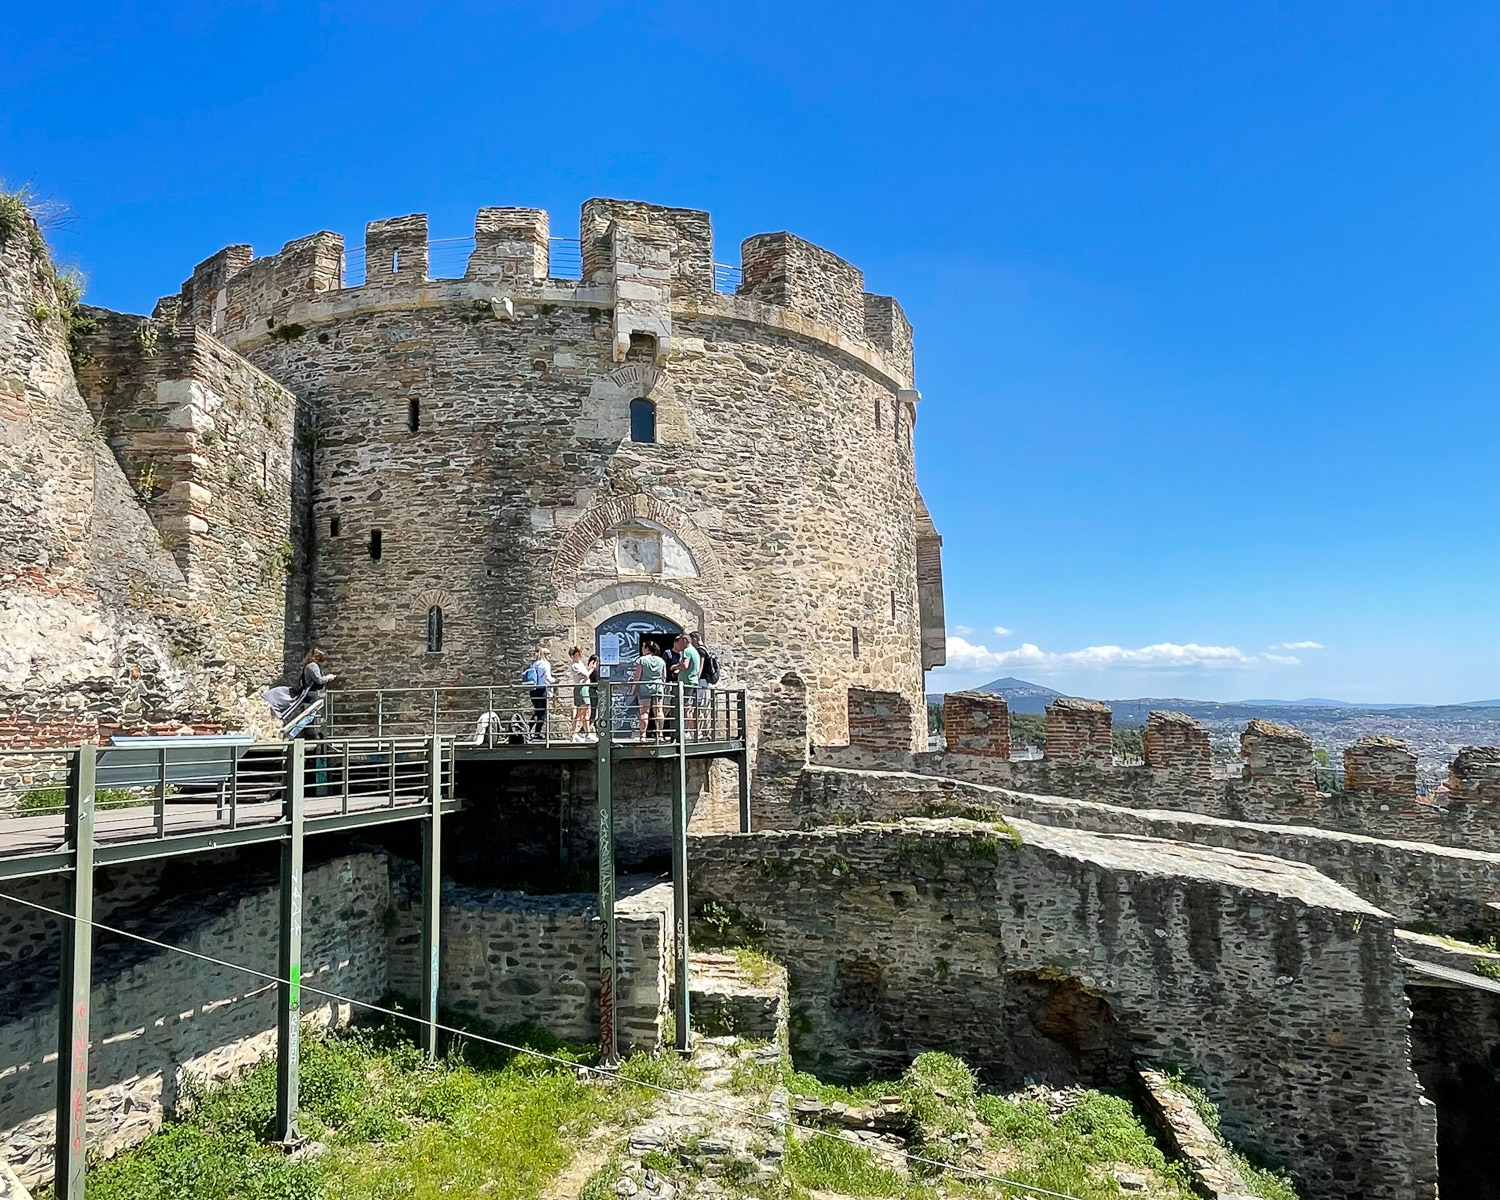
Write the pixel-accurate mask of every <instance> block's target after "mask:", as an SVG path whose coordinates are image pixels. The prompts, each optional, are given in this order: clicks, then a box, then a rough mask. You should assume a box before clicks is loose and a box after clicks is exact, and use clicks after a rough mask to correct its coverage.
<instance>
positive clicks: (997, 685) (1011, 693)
mask: <svg viewBox="0 0 1500 1200" xmlns="http://www.w3.org/2000/svg"><path fill="white" fill-rule="evenodd" d="M975 690H976V691H980V692H999V693H1000V695H1002V696H1004V697H1005V703H1006V704H1007V705H1009V706H1010V711H1011V712H1017V713H1039V712H1045V711H1046V709H1047V705H1048V704H1049V703H1050V702H1051V701H1053V700H1056V699H1057V698H1058V697H1059V696H1061V695H1063V694H1064V693H1062V692H1058V691H1054V690H1053V689H1052V688H1049V687H1043V686H1042V685H1041V684H1039V683H1027V682H1026V681H1025V680H1024V679H1017V678H1015V677H1014V676H1012V675H1007V676H1006V677H1005V678H1004V679H992V680H990V682H989V683H986V684H982V685H981V686H980V687H978V688H976V689H975Z"/></svg>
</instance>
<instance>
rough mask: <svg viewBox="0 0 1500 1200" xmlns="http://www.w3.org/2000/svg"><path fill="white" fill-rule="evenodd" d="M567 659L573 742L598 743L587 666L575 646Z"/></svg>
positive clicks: (581, 653) (581, 652)
mask: <svg viewBox="0 0 1500 1200" xmlns="http://www.w3.org/2000/svg"><path fill="white" fill-rule="evenodd" d="M568 658H569V659H570V661H569V663H568V678H569V680H570V681H571V682H572V684H573V740H574V741H575V742H587V741H598V740H599V739H598V737H597V735H596V734H595V733H594V722H593V708H594V705H593V700H592V699H591V698H590V696H589V665H588V663H587V662H585V661H584V658H583V651H582V649H580V648H579V647H577V646H574V647H573V648H572V649H571V650H569V651H568Z"/></svg>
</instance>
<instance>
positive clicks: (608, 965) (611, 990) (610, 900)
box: [594, 681, 620, 1063]
mask: <svg viewBox="0 0 1500 1200" xmlns="http://www.w3.org/2000/svg"><path fill="white" fill-rule="evenodd" d="M599 690H600V692H601V693H602V699H603V701H604V703H603V705H601V706H600V711H602V712H603V713H604V723H603V724H602V725H599V724H597V723H596V726H595V727H596V728H597V729H598V730H599V741H598V743H597V744H596V745H595V747H594V769H595V771H596V773H597V776H598V779H597V783H598V789H599V806H598V817H599V1054H600V1057H602V1058H603V1060H604V1061H605V1062H606V1063H612V1062H615V1061H617V1060H618V1059H619V1056H620V1047H619V1036H618V1033H617V1032H616V1029H617V1027H616V1024H615V985H616V983H617V970H616V964H617V956H618V954H619V946H618V944H617V942H616V935H615V791H614V720H613V716H614V709H613V705H614V698H613V697H612V696H611V695H610V684H609V683H608V682H607V681H606V682H601V683H600V684H599Z"/></svg>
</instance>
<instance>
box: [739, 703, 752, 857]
mask: <svg viewBox="0 0 1500 1200" xmlns="http://www.w3.org/2000/svg"><path fill="white" fill-rule="evenodd" d="M735 707H736V709H737V710H738V711H737V714H736V715H737V716H738V718H739V740H740V742H741V743H742V744H743V747H744V748H743V749H742V750H741V751H740V754H739V762H738V765H739V769H740V832H741V833H749V832H750V720H749V718H750V704H749V700H748V693H746V692H743V691H742V692H740V693H739V695H738V696H736V697H735Z"/></svg>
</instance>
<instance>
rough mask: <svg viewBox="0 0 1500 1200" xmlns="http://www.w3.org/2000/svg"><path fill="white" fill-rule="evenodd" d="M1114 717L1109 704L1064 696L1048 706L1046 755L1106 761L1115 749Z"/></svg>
mask: <svg viewBox="0 0 1500 1200" xmlns="http://www.w3.org/2000/svg"><path fill="white" fill-rule="evenodd" d="M1112 720H1113V718H1112V716H1111V714H1110V709H1109V705H1107V704H1100V703H1099V702H1098V701H1095V700H1075V699H1073V698H1072V697H1071V696H1063V697H1060V698H1059V699H1057V700H1054V701H1053V702H1052V703H1051V704H1049V705H1047V714H1046V730H1047V745H1046V748H1045V752H1046V756H1047V757H1048V758H1055V759H1060V760H1062V761H1070V762H1088V763H1104V764H1106V765H1107V764H1108V763H1109V762H1111V761H1112V759H1113V755H1114V751H1113V749H1112V748H1111V745H1110V727H1111V722H1112Z"/></svg>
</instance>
